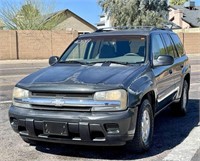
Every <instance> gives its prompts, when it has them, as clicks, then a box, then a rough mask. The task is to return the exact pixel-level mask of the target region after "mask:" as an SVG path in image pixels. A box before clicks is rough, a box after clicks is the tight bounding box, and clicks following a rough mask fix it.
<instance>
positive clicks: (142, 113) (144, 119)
mask: <svg viewBox="0 0 200 161" xmlns="http://www.w3.org/2000/svg"><path fill="white" fill-rule="evenodd" d="M153 128H154V117H153V111H152V106H151V103H150V101H149V100H148V99H145V100H143V101H142V103H141V106H140V107H139V110H138V116H137V124H136V131H135V135H134V138H133V140H132V141H131V142H128V143H127V147H128V150H132V151H133V152H136V153H142V152H145V151H147V150H149V148H150V146H151V145H152V138H153Z"/></svg>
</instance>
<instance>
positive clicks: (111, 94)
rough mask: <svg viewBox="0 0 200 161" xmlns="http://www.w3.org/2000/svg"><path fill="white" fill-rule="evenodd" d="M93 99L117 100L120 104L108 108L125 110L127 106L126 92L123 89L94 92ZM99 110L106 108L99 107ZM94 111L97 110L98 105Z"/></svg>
mask: <svg viewBox="0 0 200 161" xmlns="http://www.w3.org/2000/svg"><path fill="white" fill-rule="evenodd" d="M94 100H96V101H105V102H106V101H108V102H109V101H118V102H120V105H119V106H118V107H114V108H110V110H115V111H116V110H125V109H126V106H127V92H126V91H125V90H123V89H119V90H111V91H103V92H96V93H95V94H94ZM99 109H101V111H103V110H105V109H106V108H99ZM94 111H98V107H97V108H95V110H94Z"/></svg>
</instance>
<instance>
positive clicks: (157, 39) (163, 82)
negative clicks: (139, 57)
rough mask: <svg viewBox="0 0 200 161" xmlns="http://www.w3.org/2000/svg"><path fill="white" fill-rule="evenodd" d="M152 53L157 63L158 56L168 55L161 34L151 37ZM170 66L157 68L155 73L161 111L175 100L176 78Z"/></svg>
mask: <svg viewBox="0 0 200 161" xmlns="http://www.w3.org/2000/svg"><path fill="white" fill-rule="evenodd" d="M151 47H152V49H151V53H152V59H153V61H156V60H157V58H158V56H160V55H167V51H166V48H165V45H164V42H163V39H162V37H161V35H160V34H153V35H151ZM171 67H172V66H171V65H169V66H155V67H154V68H153V72H154V75H155V78H156V79H155V82H156V86H157V102H158V108H157V111H159V110H160V109H161V108H163V107H164V106H166V105H168V104H169V103H170V102H171V101H172V99H173V93H172V91H173V90H174V78H173V71H172V69H171Z"/></svg>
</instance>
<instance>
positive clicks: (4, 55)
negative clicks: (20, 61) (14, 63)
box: [0, 30, 18, 60]
mask: <svg viewBox="0 0 200 161" xmlns="http://www.w3.org/2000/svg"><path fill="white" fill-rule="evenodd" d="M17 57H18V56H17V47H16V31H4V30H0V60H5V59H17Z"/></svg>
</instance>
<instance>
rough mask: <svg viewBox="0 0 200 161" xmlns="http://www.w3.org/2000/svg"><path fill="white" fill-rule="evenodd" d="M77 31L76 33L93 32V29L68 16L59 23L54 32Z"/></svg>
mask: <svg viewBox="0 0 200 161" xmlns="http://www.w3.org/2000/svg"><path fill="white" fill-rule="evenodd" d="M69 29H73V30H77V31H78V32H93V31H94V29H93V28H92V27H90V26H88V25H86V24H85V23H83V22H82V21H81V20H79V19H77V18H76V17H74V16H73V15H68V17H67V18H66V19H65V20H64V21H63V22H61V23H59V24H58V25H57V26H56V27H54V30H69Z"/></svg>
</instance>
